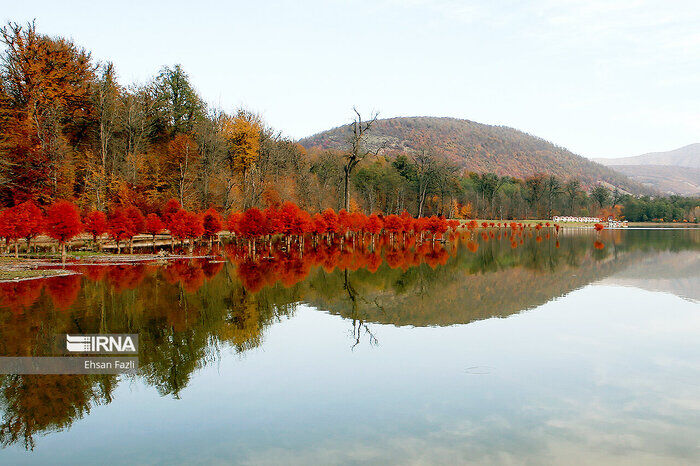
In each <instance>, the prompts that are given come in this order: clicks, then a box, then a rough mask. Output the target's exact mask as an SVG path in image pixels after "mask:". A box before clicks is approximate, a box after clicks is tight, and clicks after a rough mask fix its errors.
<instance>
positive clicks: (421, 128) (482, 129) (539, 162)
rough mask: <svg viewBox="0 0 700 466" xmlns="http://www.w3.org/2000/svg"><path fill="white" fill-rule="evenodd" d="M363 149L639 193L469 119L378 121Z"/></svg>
mask: <svg viewBox="0 0 700 466" xmlns="http://www.w3.org/2000/svg"><path fill="white" fill-rule="evenodd" d="M349 136H350V126H349V125H346V126H340V127H338V128H334V129H331V130H328V131H324V132H322V133H318V134H315V135H313V136H311V137H308V138H305V139H302V140H301V141H300V143H301V145H303V146H304V147H306V148H307V149H308V148H322V149H342V148H344V147H345V146H346V145H347V140H348V137H349ZM366 145H367V146H368V148H370V149H376V148H377V147H383V148H384V149H383V151H384V152H386V153H388V154H391V153H395V152H410V151H413V150H417V149H419V148H421V147H426V146H430V147H433V148H434V149H435V151H436V153H438V154H441V155H444V156H445V157H446V158H448V159H449V160H450V161H452V162H455V163H457V164H459V166H461V167H463V168H465V169H467V170H469V171H474V172H480V173H482V172H493V173H496V174H498V175H501V176H511V177H516V178H526V177H528V176H532V175H535V174H537V173H547V174H553V175H555V176H558V177H561V178H567V179H568V178H578V179H580V180H581V181H582V183H583V185H584V187H590V186H593V185H595V184H596V183H598V182H600V181H604V182H607V183H609V184H610V185H612V186H614V187H617V188H620V189H622V190H625V191H629V192H632V193H635V194H639V193H640V192H641V191H643V190H644V188H642V187H641V186H640V185H638V184H637V183H635V182H632V181H630V180H629V179H627V178H626V177H625V176H624V175H621V174H618V173H616V172H614V171H612V170H610V169H608V168H606V167H604V166H602V165H600V164H597V163H595V162H591V161H590V160H588V159H586V158H585V157H581V156H579V155H576V154H574V153H572V152H570V151H569V150H567V149H565V148H563V147H559V146H557V145H555V144H552V143H551V142H548V141H545V140H544V139H541V138H538V137H536V136H532V135H530V134H527V133H523V132H522V131H518V130H516V129H513V128H509V127H506V126H492V125H485V124H481V123H477V122H474V121H469V120H459V119H456V118H437V117H401V118H389V119H383V120H378V121H377V122H376V124H375V125H374V128H373V130H372V133H371V134H370V135H369V136H368V138H367V141H366Z"/></svg>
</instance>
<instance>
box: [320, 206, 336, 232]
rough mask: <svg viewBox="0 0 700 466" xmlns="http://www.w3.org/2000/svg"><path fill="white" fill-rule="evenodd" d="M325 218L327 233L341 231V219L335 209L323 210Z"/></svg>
mask: <svg viewBox="0 0 700 466" xmlns="http://www.w3.org/2000/svg"><path fill="white" fill-rule="evenodd" d="M322 215H323V220H325V222H326V233H339V232H340V220H339V218H338V215H337V214H336V213H335V211H334V210H333V209H326V210H324V211H323V214H322Z"/></svg>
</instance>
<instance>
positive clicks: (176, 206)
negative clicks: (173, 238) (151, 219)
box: [161, 199, 182, 228]
mask: <svg viewBox="0 0 700 466" xmlns="http://www.w3.org/2000/svg"><path fill="white" fill-rule="evenodd" d="M181 210H182V206H181V205H180V202H179V201H178V200H177V199H170V200H169V201H168V202H166V203H165V206H164V207H163V211H162V212H161V217H162V218H163V221H164V222H165V225H166V226H168V228H169V227H170V219H171V218H172V216H173V215H175V214H176V213H178V212H180V211H181Z"/></svg>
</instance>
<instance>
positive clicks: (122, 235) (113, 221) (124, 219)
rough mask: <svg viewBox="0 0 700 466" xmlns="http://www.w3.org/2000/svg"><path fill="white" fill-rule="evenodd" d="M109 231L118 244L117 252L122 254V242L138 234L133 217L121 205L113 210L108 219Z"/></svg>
mask: <svg viewBox="0 0 700 466" xmlns="http://www.w3.org/2000/svg"><path fill="white" fill-rule="evenodd" d="M107 231H108V232H109V236H111V237H112V239H113V240H114V242H115V243H116V244H117V254H121V251H122V250H121V242H122V241H126V240H129V239H131V238H133V237H134V235H135V234H136V231H135V229H134V224H133V223H132V222H131V218H129V216H128V215H126V211H125V210H124V209H122V208H120V207H118V208H116V209H114V210H113V211H112V212H111V214H110V216H109V220H108V221H107Z"/></svg>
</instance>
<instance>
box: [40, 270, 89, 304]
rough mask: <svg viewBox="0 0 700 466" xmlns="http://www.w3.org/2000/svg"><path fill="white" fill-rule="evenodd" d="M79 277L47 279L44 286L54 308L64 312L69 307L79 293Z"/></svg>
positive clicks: (68, 276)
mask: <svg viewBox="0 0 700 466" xmlns="http://www.w3.org/2000/svg"><path fill="white" fill-rule="evenodd" d="M80 281H81V280H80V275H67V276H64V277H51V278H47V279H46V282H45V285H46V291H48V293H49V296H51V300H52V301H53V304H54V307H55V308H56V309H58V310H60V311H64V310H66V309H68V308H69V307H71V306H72V305H73V303H74V302H75V300H76V299H78V294H79V293H80Z"/></svg>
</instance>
